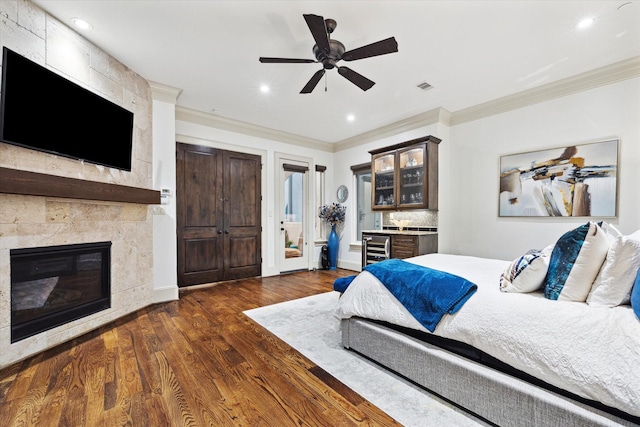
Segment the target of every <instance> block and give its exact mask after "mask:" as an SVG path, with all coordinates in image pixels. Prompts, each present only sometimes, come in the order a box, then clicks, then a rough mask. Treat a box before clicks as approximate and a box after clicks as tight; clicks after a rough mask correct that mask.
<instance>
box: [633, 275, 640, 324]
mask: <svg viewBox="0 0 640 427" xmlns="http://www.w3.org/2000/svg"><path fill="white" fill-rule="evenodd" d="M631 307H633V312H634V313H635V314H636V317H637V318H638V320H640V270H638V274H636V281H635V282H634V284H633V290H632V291H631Z"/></svg>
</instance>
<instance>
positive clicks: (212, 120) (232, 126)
mask: <svg viewBox="0 0 640 427" xmlns="http://www.w3.org/2000/svg"><path fill="white" fill-rule="evenodd" d="M176 120H181V121H183V122H188V123H193V124H198V125H203V126H209V127H213V128H216V129H221V130H227V131H230V132H236V133H241V134H243V135H249V136H255V137H257V138H265V139H270V140H273V141H279V142H283V143H287V144H293V145H297V146H300V147H307V148H312V149H314V150H320V151H328V152H330V153H332V152H333V151H334V144H331V143H329V142H324V141H320V140H318V139H313V138H306V137H304V136H300V135H294V134H292V133H287V132H281V131H278V130H275V129H271V128H267V127H263V126H258V125H254V124H251V123H247V122H242V121H239V120H233V119H228V118H226V117H221V116H217V115H215V114H211V113H204V112H202V111H197V110H192V109H189V108H185V107H180V106H176Z"/></svg>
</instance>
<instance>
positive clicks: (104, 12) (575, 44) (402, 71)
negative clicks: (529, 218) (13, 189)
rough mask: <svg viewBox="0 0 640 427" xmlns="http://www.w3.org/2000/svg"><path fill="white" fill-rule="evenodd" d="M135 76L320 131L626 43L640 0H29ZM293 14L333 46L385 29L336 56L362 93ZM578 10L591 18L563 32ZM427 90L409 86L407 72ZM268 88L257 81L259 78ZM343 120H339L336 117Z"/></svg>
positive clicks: (523, 80) (198, 102) (531, 78)
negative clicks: (325, 60) (359, 54)
mask: <svg viewBox="0 0 640 427" xmlns="http://www.w3.org/2000/svg"><path fill="white" fill-rule="evenodd" d="M34 3H36V4H37V5H39V6H40V7H42V8H43V9H45V10H46V11H47V12H49V13H51V14H52V15H53V16H55V17H56V18H58V19H59V20H61V21H62V22H64V23H66V24H68V25H71V18H73V17H81V18H83V19H86V20H87V21H89V22H90V23H91V24H92V25H93V28H92V29H91V30H90V31H81V30H78V31H79V32H80V33H81V34H83V35H84V36H85V37H86V38H87V39H89V40H90V41H91V42H93V43H95V44H96V45H97V46H99V47H100V48H102V49H103V50H105V51H106V52H107V53H109V54H111V55H112V56H114V57H115V58H117V59H118V60H120V61H121V62H123V63H124V64H126V65H127V66H129V67H130V68H131V69H133V70H134V71H135V72H137V73H138V74H140V75H141V76H143V77H144V78H146V79H147V80H149V81H153V82H157V83H161V84H164V85H168V86H172V87H174V88H178V89H181V90H182V92H181V94H180V97H179V98H178V101H177V104H178V105H179V106H184V107H187V108H191V109H195V110H199V111H203V112H208V113H211V112H212V111H214V110H215V112H214V113H213V114H217V115H220V116H222V117H225V118H229V119H233V120H238V121H242V122H248V123H251V124H255V125H259V126H263V127H267V128H271V129H276V130H279V131H283V132H287V133H291V134H294V135H299V136H304V137H308V138H313V139H316V140H320V141H325V142H332V143H335V142H339V141H342V140H344V139H347V138H350V137H353V136H356V135H359V134H362V133H364V132H367V131H370V130H372V129H376V128H379V127H382V126H385V125H389V124H391V123H395V122H398V121H401V120H404V119H407V118H409V117H412V116H415V115H417V114H420V113H422V112H426V111H429V110H432V109H434V108H438V107H443V108H445V109H446V110H448V111H451V112H455V111H458V110H461V109H464V108H467V107H472V106H474V105H477V104H480V103H483V102H487V101H491V100H494V99H497V98H500V97H503V96H507V95H511V94H514V93H518V92H521V91H524V90H527V89H531V88H534V87H536V86H540V85H544V84H547V83H551V82H554V81H556V80H560V79H563V78H566V77H570V76H573V75H576V74H579V73H582V72H585V71H589V70H593V69H596V68H599V67H602V66H605V65H608V64H611V63H614V62H618V61H622V60H625V59H628V58H631V57H635V56H638V55H640V1H637V0H636V1H631V2H630V1H628V0H606V1H559V0H555V1H551V0H546V1H516V0H510V1H508V0H502V1H479V0H473V1H416V0H414V1H293V0H290V1H237V0H236V1H214V0H209V1H204V0H203V1H195V0H182V1H169V0H157V1H151V0H122V1H116V0H110V1H106V0H90V1H89V0H84V1H78V0H71V1H66V0H64V1H63V0H35V1H34ZM303 14H316V15H321V16H323V17H325V18H332V19H334V20H336V21H337V23H338V26H337V28H336V30H335V32H334V33H333V34H332V38H334V39H337V40H340V41H341V42H342V43H343V44H344V45H345V46H346V49H347V50H351V49H354V48H357V47H360V46H363V45H366V44H369V43H373V42H376V41H379V40H382V39H386V38H388V37H391V36H394V37H395V38H396V40H397V42H398V52H397V53H392V54H388V55H383V56H377V57H374V58H367V59H362V60H357V61H352V62H349V63H348V64H342V65H348V66H349V67H350V68H351V69H353V70H354V71H357V72H358V73H360V74H362V75H364V76H365V77H367V78H369V79H371V80H373V81H374V82H376V85H375V86H373V88H371V89H370V90H368V91H366V92H363V91H362V90H361V89H359V88H358V87H357V86H355V85H353V84H352V83H350V82H349V81H348V80H346V79H345V78H343V77H342V76H340V75H339V74H338V73H337V71H336V70H335V69H334V70H329V71H327V73H326V76H327V77H326V86H327V91H325V90H324V86H325V80H324V79H323V80H322V81H321V82H320V83H319V84H318V86H317V87H316V88H315V90H314V91H313V93H311V94H307V95H302V94H299V92H300V90H301V89H302V87H303V86H304V85H305V84H306V83H307V81H308V80H309V79H310V78H311V76H312V75H313V73H315V72H316V71H317V70H319V69H321V65H320V64H261V63H260V62H258V57H260V56H271V57H287V58H308V59H314V56H313V54H312V51H311V50H312V47H313V45H314V40H313V37H312V36H311V33H310V31H309V29H308V27H307V24H306V22H305V20H304V19H303V16H302V15H303ZM584 17H593V18H595V22H594V24H593V25H592V27H591V28H588V29H586V30H577V29H576V24H577V23H578V21H580V20H581V19H582V18H584ZM424 81H426V82H428V83H429V84H431V85H432V86H433V88H431V89H429V90H427V91H422V90H420V89H418V88H417V87H416V85H417V84H418V83H421V82H424ZM263 84H266V85H268V86H269V87H270V88H271V90H270V92H269V93H262V92H261V91H260V90H259V89H260V86H261V85H263ZM348 114H353V115H354V116H355V120H354V121H353V122H348V121H347V120H346V116H347V115H348Z"/></svg>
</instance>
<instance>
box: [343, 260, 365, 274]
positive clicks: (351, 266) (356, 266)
mask: <svg viewBox="0 0 640 427" xmlns="http://www.w3.org/2000/svg"><path fill="white" fill-rule="evenodd" d="M338 268H344V269H345V270H353V271H361V270H362V265H361V264H360V263H359V262H353V261H340V260H338Z"/></svg>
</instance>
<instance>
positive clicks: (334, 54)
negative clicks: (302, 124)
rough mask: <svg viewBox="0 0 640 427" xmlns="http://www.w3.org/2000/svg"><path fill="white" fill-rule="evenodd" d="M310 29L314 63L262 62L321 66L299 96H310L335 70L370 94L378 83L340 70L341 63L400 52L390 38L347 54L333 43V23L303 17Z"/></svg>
mask: <svg viewBox="0 0 640 427" xmlns="http://www.w3.org/2000/svg"><path fill="white" fill-rule="evenodd" d="M303 16H304V19H305V21H306V22H307V26H308V27H309V30H310V31H311V35H312V36H313V39H314V40H315V42H316V44H315V45H314V46H313V55H314V56H315V57H316V60H315V61H314V60H313V59H299V58H270V57H260V62H262V63H267V64H276V63H279V64H309V63H321V64H322V69H321V70H319V71H317V72H316V73H315V74H314V75H313V76H312V77H311V79H310V80H309V81H308V82H307V84H306V85H305V86H304V87H303V88H302V90H301V91H300V93H311V92H313V89H315V87H316V85H317V84H318V82H319V81H320V80H321V79H322V76H324V74H325V71H326V70H331V69H333V68H337V69H338V74H340V75H341V76H343V77H344V78H346V79H347V80H349V81H350V82H351V83H353V84H354V85H356V86H358V87H359V88H360V89H362V90H365V91H366V90H369V89H371V88H372V87H373V85H374V84H375V82H373V81H371V80H369V79H368V78H366V77H364V76H363V75H361V74H358V73H357V72H355V71H353V70H352V69H351V68H348V67H344V66H338V65H337V63H338V61H341V60H342V61H355V60H357V59H364V58H371V57H372V56H379V55H386V54H388V53H394V52H397V51H398V43H397V42H396V39H395V38H394V37H390V38H388V39H385V40H380V41H379V42H375V43H371V44H368V45H366V46H362V47H359V48H357V49H353V50H349V51H347V50H346V48H345V47H344V44H342V43H341V42H339V41H338V40H334V39H331V33H333V31H334V30H335V29H336V26H337V25H338V24H337V23H336V21H335V20H333V19H324V18H323V17H322V16H318V15H303Z"/></svg>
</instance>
